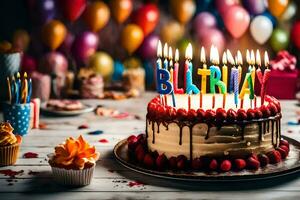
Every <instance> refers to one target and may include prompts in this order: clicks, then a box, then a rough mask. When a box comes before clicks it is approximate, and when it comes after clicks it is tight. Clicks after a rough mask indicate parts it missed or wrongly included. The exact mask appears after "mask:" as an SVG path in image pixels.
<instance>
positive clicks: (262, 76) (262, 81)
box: [256, 51, 271, 105]
mask: <svg viewBox="0 0 300 200" xmlns="http://www.w3.org/2000/svg"><path fill="white" fill-rule="evenodd" d="M264 61H265V71H264V73H263V74H262V71H261V67H259V68H258V69H257V70H256V75H257V79H258V81H259V83H260V84H261V90H260V96H261V105H263V104H264V101H265V90H266V86H267V81H268V80H269V78H270V72H271V70H270V69H269V56H268V53H267V52H266V51H265V55H264Z"/></svg>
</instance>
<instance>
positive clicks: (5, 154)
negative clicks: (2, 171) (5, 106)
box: [0, 122, 22, 166]
mask: <svg viewBox="0 0 300 200" xmlns="http://www.w3.org/2000/svg"><path fill="white" fill-rule="evenodd" d="M13 130H14V129H13V127H12V126H11V125H10V123H8V122H2V123H0V166H7V165H13V164H15V163H16V161H17V158H18V154H19V148H20V144H21V140H22V139H21V136H19V135H14V134H13Z"/></svg>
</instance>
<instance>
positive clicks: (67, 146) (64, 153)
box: [52, 135, 100, 169]
mask: <svg viewBox="0 0 300 200" xmlns="http://www.w3.org/2000/svg"><path fill="white" fill-rule="evenodd" d="M99 156H100V153H99V152H97V151H96V148H95V146H91V145H90V144H88V143H87V141H86V140H84V139H83V137H82V136H81V135H80V136H79V137H78V139H74V138H73V137H69V138H67V139H66V141H65V142H64V143H63V144H60V145H58V146H56V147H55V154H54V156H53V158H52V162H53V163H54V164H56V165H62V166H64V167H71V168H72V167H75V168H76V169H77V168H78V169H83V168H84V167H85V166H86V164H91V165H94V164H95V163H96V161H97V160H98V159H99Z"/></svg>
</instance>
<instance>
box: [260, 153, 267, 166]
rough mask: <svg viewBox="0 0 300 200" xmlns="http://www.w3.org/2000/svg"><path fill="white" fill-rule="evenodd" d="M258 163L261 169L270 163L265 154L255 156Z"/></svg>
mask: <svg viewBox="0 0 300 200" xmlns="http://www.w3.org/2000/svg"><path fill="white" fill-rule="evenodd" d="M257 158H258V160H259V162H260V166H261V167H265V166H266V165H268V164H269V163H270V160H269V157H268V156H267V155H266V154H262V153H260V154H258V156H257Z"/></svg>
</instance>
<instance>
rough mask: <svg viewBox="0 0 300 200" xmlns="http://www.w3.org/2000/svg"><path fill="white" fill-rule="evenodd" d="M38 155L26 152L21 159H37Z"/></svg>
mask: <svg viewBox="0 0 300 200" xmlns="http://www.w3.org/2000/svg"><path fill="white" fill-rule="evenodd" d="M38 156H39V154H37V153H34V152H27V153H24V154H23V158H37V157H38Z"/></svg>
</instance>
